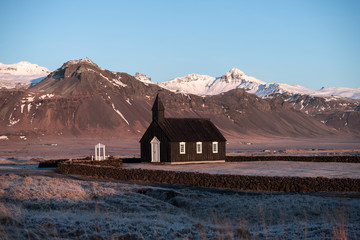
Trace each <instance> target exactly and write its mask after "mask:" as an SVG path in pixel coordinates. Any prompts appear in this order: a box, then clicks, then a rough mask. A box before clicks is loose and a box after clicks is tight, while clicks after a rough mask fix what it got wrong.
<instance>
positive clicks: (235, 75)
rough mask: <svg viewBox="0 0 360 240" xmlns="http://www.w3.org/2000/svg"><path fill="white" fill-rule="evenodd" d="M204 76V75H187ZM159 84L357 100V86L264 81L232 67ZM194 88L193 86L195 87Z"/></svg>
mask: <svg viewBox="0 0 360 240" xmlns="http://www.w3.org/2000/svg"><path fill="white" fill-rule="evenodd" d="M189 76H206V78H204V77H203V78H201V79H200V77H198V78H196V77H193V78H191V77H189ZM159 86H161V87H164V88H166V89H168V90H170V91H174V92H183V93H188V94H195V95H200V96H203V95H217V94H220V93H223V92H226V91H229V90H232V89H236V88H243V89H245V90H246V91H247V92H249V93H253V94H256V95H257V96H259V97H262V98H264V97H272V96H274V95H275V94H283V93H288V94H302V95H310V96H314V97H339V98H344V97H346V98H352V99H355V100H360V88H344V87H323V88H321V89H320V90H311V89H307V88H305V87H302V86H300V85H290V84H286V83H267V82H264V81H262V80H259V79H257V78H255V77H251V76H248V75H246V74H245V73H244V72H243V71H241V70H239V69H237V68H232V69H231V70H229V71H228V72H226V73H225V74H223V75H222V76H221V77H212V76H208V75H199V74H189V75H186V76H184V77H178V78H174V79H172V80H169V81H165V82H161V83H159ZM194 87H195V88H194Z"/></svg>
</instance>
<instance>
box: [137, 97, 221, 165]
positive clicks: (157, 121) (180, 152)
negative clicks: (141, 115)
mask: <svg viewBox="0 0 360 240" xmlns="http://www.w3.org/2000/svg"><path fill="white" fill-rule="evenodd" d="M164 110H165V109H164V105H163V104H162V102H161V100H160V97H159V94H158V95H157V96H156V99H155V102H154V105H153V107H152V114H153V117H152V122H151V124H150V126H149V127H148V129H147V130H146V132H145V133H144V135H143V137H142V138H141V139H140V145H141V161H142V162H168V163H177V164H181V163H197V162H224V161H225V151H226V150H225V148H226V139H225V137H224V136H223V135H222V134H221V132H220V131H219V130H218V129H217V128H216V126H215V125H214V124H213V123H212V122H211V121H210V119H204V118H165V115H164Z"/></svg>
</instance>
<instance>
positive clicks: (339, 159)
mask: <svg viewBox="0 0 360 240" xmlns="http://www.w3.org/2000/svg"><path fill="white" fill-rule="evenodd" d="M226 161H227V162H251V161H295V162H347V163H360V156H226Z"/></svg>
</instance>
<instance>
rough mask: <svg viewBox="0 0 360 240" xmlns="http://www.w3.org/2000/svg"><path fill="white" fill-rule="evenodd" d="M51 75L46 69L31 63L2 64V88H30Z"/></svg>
mask: <svg viewBox="0 0 360 240" xmlns="http://www.w3.org/2000/svg"><path fill="white" fill-rule="evenodd" d="M49 73H50V70H49V69H47V68H46V67H41V66H39V65H37V64H32V63H29V62H25V61H24V62H19V63H15V64H3V63H0V88H16V87H28V86H30V85H33V84H36V83H38V82H40V81H41V80H42V79H43V78H45V77H46V76H47V75H48V74H49Z"/></svg>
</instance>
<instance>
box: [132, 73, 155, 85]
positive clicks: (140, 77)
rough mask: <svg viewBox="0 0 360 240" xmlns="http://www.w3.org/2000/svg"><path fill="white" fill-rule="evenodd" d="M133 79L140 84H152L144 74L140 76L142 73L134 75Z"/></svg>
mask: <svg viewBox="0 0 360 240" xmlns="http://www.w3.org/2000/svg"><path fill="white" fill-rule="evenodd" d="M134 77H135V78H136V79H137V80H139V81H140V82H143V83H145V84H154V83H153V82H152V81H151V78H150V77H148V76H146V75H145V74H142V73H138V72H137V73H135V75H134Z"/></svg>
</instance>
